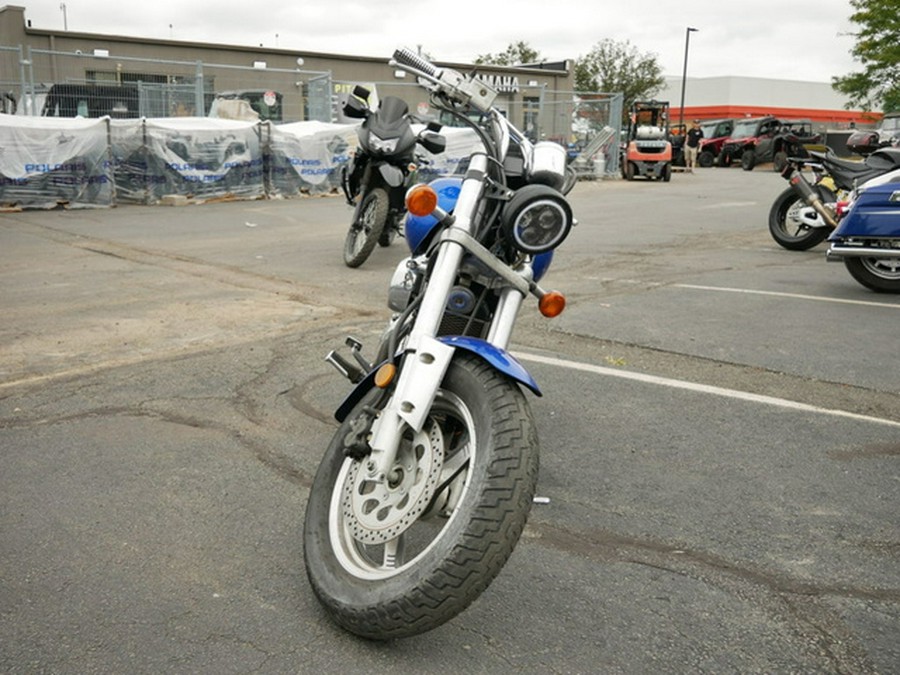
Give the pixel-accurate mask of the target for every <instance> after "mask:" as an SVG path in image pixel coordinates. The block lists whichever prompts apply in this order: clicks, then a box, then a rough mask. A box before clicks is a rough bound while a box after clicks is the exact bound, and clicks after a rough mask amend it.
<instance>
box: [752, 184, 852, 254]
mask: <svg viewBox="0 0 900 675" xmlns="http://www.w3.org/2000/svg"><path fill="white" fill-rule="evenodd" d="M815 190H816V192H818V193H819V197H820V198H821V199H822V201H823V202H825V203H826V204H827V203H830V202H834V201H836V200H837V196H836V195H835V194H834V193H833V192H832V191H831V190H829V189H828V188H826V187H823V186H821V185H816V186H815ZM811 208H812V207H810V206H809V205H807V203H806V202H805V201H804V200H803V197H801V196H800V195H798V194H797V193H796V192H795V191H794V189H793V188H787V189H786V190H785V191H784V192H782V193H781V194H780V195H778V197H777V198H776V199H775V201H774V202H773V203H772V208H771V209H769V233H770V234H771V235H772V238H773V239H774V240H775V241H777V242H778V244H779V245H781V246H783V247H784V248H786V249H788V250H789V251H806V250H807V249H811V248H812V247H813V246H816V245H818V244H820V243H822V242H823V241H825V238H826V237H827V236H828V234H829V233H830V232H831V228H830V227H828V226H827V225H826V226H823V227H810V225H809V224H808V223H807V222H805V221H804V220H803V218H802V217H801V216H802V215H803V214H804V213H806V212H807V210H808V209H811ZM816 219H817V220H818V221H819V222H821V216H819V215H818V214H817V215H816Z"/></svg>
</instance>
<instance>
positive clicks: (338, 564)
mask: <svg viewBox="0 0 900 675" xmlns="http://www.w3.org/2000/svg"><path fill="white" fill-rule="evenodd" d="M371 403H372V401H371V400H370V399H365V398H364V399H363V401H362V402H361V403H360V404H359V405H358V406H357V408H356V409H355V410H354V411H353V412H351V414H350V415H349V416H348V417H347V420H346V421H345V422H344V424H343V425H342V426H341V428H340V429H339V430H338V432H337V433H336V434H335V436H334V439H333V440H332V442H331V444H330V446H329V448H328V450H327V451H326V453H325V457H324V458H323V460H322V463H321V464H320V466H319V470H318V472H317V473H316V476H315V479H314V480H313V485H312V488H311V489H310V494H309V501H308V503H307V507H306V518H305V526H304V533H303V545H304V555H305V561H306V571H307V576H308V578H309V582H310V585H311V586H312V589H313V591H314V593H315V594H316V596H317V597H318V599H319V601H320V602H321V604H322V606H323V607H324V608H325V610H326V611H327V613H328V615H329V616H330V617H331V619H332V620H333V621H335V622H336V623H337V624H338V625H339V626H341V627H342V628H344V629H345V630H348V631H350V632H351V633H355V634H356V635H359V636H361V637H365V638H369V639H375V640H389V639H394V638H402V637H409V636H412V635H417V634H420V633H424V632H425V631H428V630H431V629H433V628H436V627H437V626H440V625H441V624H443V623H445V622H446V621H448V620H450V619H452V618H453V617H455V616H456V615H457V614H459V613H460V612H462V611H463V610H464V609H465V608H466V607H468V605H469V604H470V603H472V602H473V601H474V600H475V599H476V598H477V597H478V596H479V595H480V594H481V593H482V592H483V591H484V590H485V588H487V586H488V585H489V584H490V582H491V581H492V580H493V579H494V578H495V577H496V575H497V574H498V573H499V571H500V569H501V567H502V566H503V565H504V564H505V563H506V561H507V560H508V558H509V556H510V555H511V553H512V551H513V548H514V547H515V545H516V542H517V541H518V539H519V537H520V535H521V534H522V530H523V529H524V527H525V522H526V520H527V517H528V513H529V511H530V509H531V503H532V500H533V498H534V490H535V485H536V482H537V475H538V442H537V433H536V430H535V425H534V419H533V417H532V414H531V410H530V408H529V406H528V402H527V400H526V399H525V397H524V395H523V393H522V392H521V390H520V389H519V388H518V386H516V385H515V384H514V383H513V382H512V381H511V380H509V379H508V378H507V377H505V376H504V375H502V374H500V373H498V372H497V371H496V370H494V369H493V368H492V367H491V366H490V365H488V364H487V363H486V362H485V361H483V360H482V359H480V358H477V357H475V356H473V355H469V354H458V355H457V356H455V357H454V359H453V361H452V362H451V364H450V366H449V368H448V370H447V373H446V375H445V376H444V380H443V382H442V384H441V387H440V390H439V391H438V394H437V396H436V398H435V403H434V405H433V407H432V409H431V411H430V413H429V418H428V420H427V421H426V428H427V427H429V426H431V428H432V431H431V432H429V438H431V439H432V441H431V442H430V443H429V444H425V445H429V447H430V445H431V444H436V445H437V446H443V449H442V451H441V452H442V453H443V460H442V462H443V467H444V471H447V470H449V469H448V467H452V476H445V475H444V473H443V472H442V473H441V476H440V480H439V484H438V486H437V487H436V488H435V493H434V495H433V496H432V497H431V498H430V499H429V503H428V506H427V508H425V510H424V512H422V513H419V514H418V515H414V514H412V513H411V514H409V516H408V517H409V520H410V521H412V522H409V523H408V526H407V527H406V529H405V530H404V531H403V532H402V533H400V534H399V535H397V536H396V537H395V538H394V539H392V540H390V541H389V542H388V543H387V544H377V543H376V544H371V543H370V544H363V543H361V542H360V538H363V539H364V538H365V537H366V536H367V532H368V530H367V529H366V523H365V522H364V518H365V517H366V516H364V515H362V514H364V513H365V511H364V510H362V509H360V510H358V511H354V510H353V509H352V508H349V507H348V503H350V502H349V501H348V500H350V499H352V498H353V497H354V495H356V494H368V491H369V490H370V489H371V490H375V491H377V488H374V487H373V486H370V485H366V481H365V480H364V478H363V473H364V472H365V462H366V458H363V459H361V460H354V459H350V458H348V457H345V455H344V452H343V445H344V437H345V435H346V434H347V432H348V430H349V429H350V423H351V420H353V419H354V417H355V416H356V415H358V414H359V412H360V411H361V410H362V409H363V406H365V405H371ZM434 425H437V427H439V429H440V433H434V430H433V429H434ZM418 438H419V436H416V438H415V439H412V440H410V441H409V443H408V444H409V445H410V446H415V448H414V449H413V448H410V449H408V450H404V447H403V444H401V449H400V450H399V451H398V461H397V470H396V471H395V472H391V475H398V476H399V475H400V474H401V473H402V472H403V471H404V470H403V469H402V468H401V467H402V466H403V465H404V463H405V464H406V469H405V471H406V472H407V475H409V474H410V473H411V471H410V465H413V466H412V468H413V469H415V470H416V473H417V474H418V473H421V472H422V469H423V467H422V466H415V465H416V463H417V462H419V463H420V464H421V463H422V462H423V460H422V459H417V458H422V457H428V456H429V450H428V448H423V447H422V445H423V444H421V443H420V442H419V441H418V440H417V439H418ZM439 439H442V440H439ZM460 452H462V453H465V454H463V455H461V456H458V455H457V453H460ZM355 462H359V463H361V464H362V466H360V467H359V473H358V474H354V466H353V464H354V463H355ZM426 473H427V471H426ZM388 487H390V486H388ZM385 494H386V495H389V494H390V492H386V493H385ZM410 501H412V500H410ZM374 508H376V509H380V508H381V506H380V505H379V506H375V507H374ZM391 508H395V509H397V511H398V513H397V514H394V513H393V512H391V511H386V513H385V514H384V516H383V517H384V518H385V519H388V520H391V522H393V519H395V517H397V516H400V515H403V516H404V517H406V514H401V513H400V512H399V511H400V510H401V509H405V508H409V504H408V503H406V502H404V500H402V499H400V500H398V502H397V503H396V504H394V505H393V507H391ZM354 532H355V533H356V536H354ZM360 533H362V534H360ZM388 536H389V535H388ZM379 549H381V550H379ZM389 549H390V550H389Z"/></svg>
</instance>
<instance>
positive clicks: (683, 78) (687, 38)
mask: <svg viewBox="0 0 900 675" xmlns="http://www.w3.org/2000/svg"><path fill="white" fill-rule="evenodd" d="M698 30H700V29H699V28H691V27H690V26H688V27H687V30H686V31H685V32H684V69H683V70H682V71H681V107H680V108H679V112H678V115H679V119H678V126H679V128H680V129H681V133H684V85H685V82H686V81H687V57H688V49H689V48H690V46H691V33H696V32H697V31H698Z"/></svg>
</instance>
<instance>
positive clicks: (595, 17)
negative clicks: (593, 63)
mask: <svg viewBox="0 0 900 675" xmlns="http://www.w3.org/2000/svg"><path fill="white" fill-rule="evenodd" d="M0 4H3V0H0ZM11 4H17V5H24V6H25V8H26V9H25V17H26V19H30V20H31V22H32V26H33V27H35V28H45V29H57V30H61V29H62V28H63V26H64V18H65V20H66V22H67V24H68V29H69V30H71V31H78V32H91V33H112V34H121V35H130V36H146V37H152V38H173V39H176V40H186V41H197V42H220V43H226V44H238V45H251V46H258V45H260V44H262V45H264V46H265V47H270V48H275V47H277V48H280V49H290V50H297V51H313V52H327V53H342V54H357V55H363V56H373V57H381V56H383V57H384V58H385V59H387V58H388V57H389V56H390V54H391V53H392V52H393V50H394V48H395V47H398V46H409V47H413V48H415V47H416V46H417V45H421V46H422V48H423V49H424V50H425V51H426V52H428V53H429V54H431V55H432V56H433V57H434V58H435V59H437V60H447V61H458V62H466V63H468V62H471V61H472V60H474V58H475V57H476V56H478V55H479V54H486V53H497V52H502V51H504V50H505V49H506V47H507V45H509V44H510V43H512V42H517V41H520V40H522V41H525V42H527V43H528V44H529V45H530V46H531V47H532V48H534V49H536V50H537V51H538V52H540V54H541V55H542V56H543V57H544V58H545V59H547V60H550V61H555V60H562V59H566V58H568V59H575V58H578V57H579V56H583V55H585V54H587V53H588V52H590V51H591V49H592V48H593V47H594V45H596V44H597V43H598V42H599V41H600V40H603V39H605V38H612V39H614V40H617V41H622V42H624V41H626V40H627V41H629V42H631V44H632V45H634V46H635V47H636V48H637V49H638V50H639V51H640V52H642V53H650V54H654V55H655V56H656V57H657V59H658V60H659V63H660V64H661V65H662V68H663V73H664V74H665V75H669V76H677V77H680V76H681V72H682V67H683V63H684V47H685V31H686V28H687V27H688V26H692V27H695V28H697V29H698V32H696V33H691V40H690V50H689V59H688V75H689V76H690V77H714V76H720V75H746V76H752V77H765V78H778V79H787V80H805V81H814V82H829V81H830V80H831V77H832V76H834V75H844V74H847V73H849V72H852V71H854V70H859V69H860V66H859V64H858V63H856V62H854V61H853V60H852V58H851V57H850V54H849V51H850V49H851V48H852V47H853V45H854V39H853V37H852V35H850V33H851V32H852V31H853V30H854V26H853V24H851V23H850V21H849V16H850V14H851V11H852V10H851V7H850V3H849V1H848V0H794V1H793V2H791V1H789V0H788V1H785V0H741V1H740V2H736V1H733V0H643V1H641V0H638V1H633V2H630V1H629V0H617V1H615V2H613V1H611V0H514V1H507V0H443V1H441V0H437V1H436V0H358V1H357V0H316V1H312V2H311V1H309V0H268V1H267V2H248V1H247V0H215V1H213V0H188V1H185V0H149V1H145V2H136V3H132V2H127V1H125V0H118V1H111V0H63V2H62V3H61V2H60V0H19V1H18V2H11ZM62 5H65V12H64V11H63V9H62Z"/></svg>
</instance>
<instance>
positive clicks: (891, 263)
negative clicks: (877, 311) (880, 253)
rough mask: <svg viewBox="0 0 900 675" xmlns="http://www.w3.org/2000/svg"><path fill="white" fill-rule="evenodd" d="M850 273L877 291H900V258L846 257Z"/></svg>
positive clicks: (845, 262)
mask: <svg viewBox="0 0 900 675" xmlns="http://www.w3.org/2000/svg"><path fill="white" fill-rule="evenodd" d="M844 265H845V266H846V267H847V271H848V272H850V275H851V276H852V277H853V278H854V279H856V280H857V281H858V282H859V283H861V284H862V285H863V286H865V287H866V288H868V289H870V290H873V291H875V292H876V293H900V259H897V258H844Z"/></svg>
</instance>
